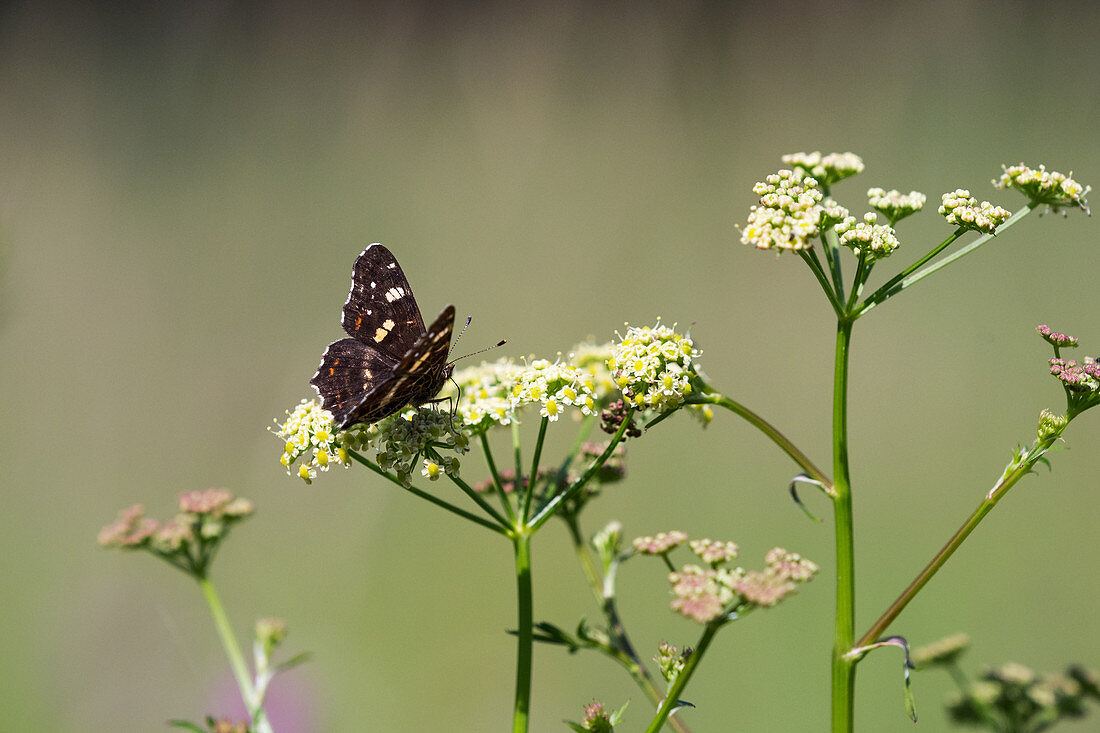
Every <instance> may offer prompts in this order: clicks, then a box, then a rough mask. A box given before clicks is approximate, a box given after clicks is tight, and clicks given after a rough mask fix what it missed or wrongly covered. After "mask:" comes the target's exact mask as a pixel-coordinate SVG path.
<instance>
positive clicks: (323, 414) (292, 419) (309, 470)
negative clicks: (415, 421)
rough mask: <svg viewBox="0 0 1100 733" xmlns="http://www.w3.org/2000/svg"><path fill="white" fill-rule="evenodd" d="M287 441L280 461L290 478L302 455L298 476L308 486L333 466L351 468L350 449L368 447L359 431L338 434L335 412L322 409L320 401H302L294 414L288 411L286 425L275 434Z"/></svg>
mask: <svg viewBox="0 0 1100 733" xmlns="http://www.w3.org/2000/svg"><path fill="white" fill-rule="evenodd" d="M273 432H274V433H275V435H276V436H278V437H280V438H282V439H283V440H285V441H286V446H285V449H284V451H283V456H282V458H281V459H280V462H281V463H282V464H283V466H284V467H285V468H286V472H287V474H288V475H293V473H294V468H293V467H294V464H295V463H296V462H298V459H300V458H302V457H303V456H308V460H303V461H302V462H301V463H300V464H299V465H298V469H297V475H298V477H299V478H301V479H302V480H303V481H305V482H306V483H307V484H308V483H312V482H313V479H315V478H317V472H318V471H327V470H329V468H330V467H331V466H332V465H333V464H339V465H341V466H344V467H345V468H347V467H348V466H349V465H351V461H350V459H349V457H348V451H349V450H355V449H357V448H360V447H362V446H364V445H366V442H367V437H366V434H365V433H364V432H363V431H362V430H361V429H359V428H352V429H351V430H345V431H341V432H337V430H336V426H335V424H334V423H333V419H332V413H331V412H329V411H328V410H324V409H322V408H321V405H319V404H318V403H317V400H302V401H301V402H300V403H299V404H298V406H297V407H295V408H294V411H293V412H289V411H288V412H287V419H286V422H284V423H283V424H281V425H279V426H278V430H275V431H273Z"/></svg>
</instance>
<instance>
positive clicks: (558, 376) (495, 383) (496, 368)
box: [453, 352, 608, 432]
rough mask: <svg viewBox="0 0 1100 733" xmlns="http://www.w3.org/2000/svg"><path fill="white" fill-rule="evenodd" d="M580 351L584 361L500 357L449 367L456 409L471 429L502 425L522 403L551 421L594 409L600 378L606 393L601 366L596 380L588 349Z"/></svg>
mask: <svg viewBox="0 0 1100 733" xmlns="http://www.w3.org/2000/svg"><path fill="white" fill-rule="evenodd" d="M571 356H573V355H571ZM583 356H584V358H585V365H584V366H581V365H579V364H577V363H574V362H572V361H567V362H563V361H561V360H558V361H553V362H551V361H549V360H548V359H532V360H531V361H530V362H529V363H528V364H525V365H524V364H517V363H516V362H515V361H514V360H512V359H510V358H503V359H499V360H497V361H495V362H492V363H488V364H484V363H483V364H481V365H480V366H476V367H468V368H466V369H463V370H461V371H458V372H455V374H454V375H453V378H454V380H455V382H456V383H457V384H458V386H459V390H460V391H461V395H460V397H459V400H458V406H457V408H456V413H457V415H458V416H459V417H460V418H461V421H462V424H463V426H464V427H465V428H466V429H468V430H471V431H473V432H482V431H484V430H487V429H488V428H490V427H492V426H494V425H508V424H510V423H511V422H512V421H514V420H517V415H518V413H519V412H520V411H522V410H523V409H524V408H526V407H528V406H532V407H537V408H538V409H539V415H540V416H542V417H545V418H547V419H548V420H550V421H551V422H554V421H557V420H558V419H560V418H561V417H562V415H568V414H571V413H572V414H578V415H591V414H594V413H595V412H596V411H597V410H598V405H599V404H600V399H601V398H600V395H599V394H598V390H599V389H600V387H601V384H600V383H601V381H602V382H603V385H602V386H603V389H604V393H605V394H606V389H607V382H608V379H607V376H606V368H603V370H602V371H603V372H604V375H603V377H602V380H601V376H600V373H599V371H600V370H598V369H596V368H595V367H594V366H593V365H592V363H591V359H590V358H589V357H590V354H589V353H588V352H586V353H584V354H583Z"/></svg>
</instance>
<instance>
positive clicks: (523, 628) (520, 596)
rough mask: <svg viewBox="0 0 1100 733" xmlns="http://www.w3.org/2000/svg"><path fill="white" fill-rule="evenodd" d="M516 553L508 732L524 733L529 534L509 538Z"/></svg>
mask: <svg viewBox="0 0 1100 733" xmlns="http://www.w3.org/2000/svg"><path fill="white" fill-rule="evenodd" d="M512 546H513V547H514V549H515V556H516V595H517V600H518V604H517V605H518V616H519V618H518V623H517V624H516V699H515V707H514V709H513V714H512V733H526V731H527V723H528V719H529V717H530V712H531V663H532V659H533V656H534V634H533V625H534V602H533V598H532V590H531V535H530V534H528V533H527V532H520V533H517V534H516V535H515V536H514V537H513V538H512Z"/></svg>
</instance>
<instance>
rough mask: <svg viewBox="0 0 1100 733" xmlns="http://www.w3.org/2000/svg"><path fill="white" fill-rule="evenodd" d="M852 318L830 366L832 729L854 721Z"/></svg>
mask: <svg viewBox="0 0 1100 733" xmlns="http://www.w3.org/2000/svg"><path fill="white" fill-rule="evenodd" d="M851 339H852V323H851V322H850V321H847V322H846V321H841V322H840V323H838V324H837V335H836V360H835V363H834V366H833V476H834V479H833V482H834V483H833V489H834V491H835V495H834V498H833V522H834V535H835V540H836V616H835V619H834V626H833V661H832V714H833V718H832V720H833V727H832V730H833V733H851V731H852V730H853V726H854V717H853V714H854V705H853V702H854V694H853V693H854V689H855V684H854V683H855V661H854V660H851V659H849V658H848V657H847V654H848V652H849V651H850V650H851V649H852V641H853V639H854V638H855V553H854V535H853V523H852V488H851V483H850V479H849V476H848V359H849V351H850V346H851Z"/></svg>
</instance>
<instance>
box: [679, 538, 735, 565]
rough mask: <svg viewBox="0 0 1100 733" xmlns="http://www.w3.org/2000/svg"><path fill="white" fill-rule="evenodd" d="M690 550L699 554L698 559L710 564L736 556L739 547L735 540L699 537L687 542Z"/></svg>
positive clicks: (722, 561)
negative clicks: (725, 540) (723, 540)
mask: <svg viewBox="0 0 1100 733" xmlns="http://www.w3.org/2000/svg"><path fill="white" fill-rule="evenodd" d="M688 546H689V547H690V548H691V551H692V552H694V553H695V554H696V555H698V556H699V559H700V560H702V561H703V562H705V563H709V564H711V565H717V564H719V563H724V562H729V561H730V560H732V559H734V558H735V557H737V553H738V551H739V549H740V548H739V547H738V546H737V543H736V542H720V541H718V540H711V539H709V538H707V539H701V540H692V541H691V542H689V543H688Z"/></svg>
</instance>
